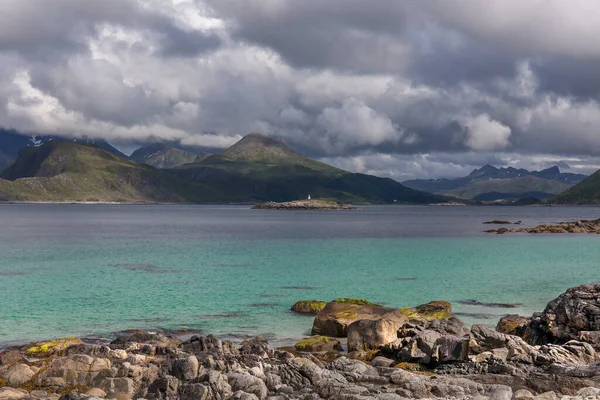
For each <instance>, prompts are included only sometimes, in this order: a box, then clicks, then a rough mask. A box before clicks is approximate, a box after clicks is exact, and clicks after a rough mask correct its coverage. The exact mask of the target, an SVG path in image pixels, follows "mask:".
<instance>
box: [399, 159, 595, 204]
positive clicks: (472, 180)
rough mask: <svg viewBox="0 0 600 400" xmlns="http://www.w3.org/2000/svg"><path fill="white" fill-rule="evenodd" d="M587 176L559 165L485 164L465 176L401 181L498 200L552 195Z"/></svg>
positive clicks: (445, 192) (435, 190)
mask: <svg viewBox="0 0 600 400" xmlns="http://www.w3.org/2000/svg"><path fill="white" fill-rule="evenodd" d="M585 178H586V176H585V175H579V174H571V173H562V172H560V169H559V168H558V167H556V166H555V167H551V168H548V169H545V170H542V171H528V170H526V169H516V168H513V167H508V168H496V167H494V166H492V165H485V166H483V167H482V168H479V169H476V170H474V171H473V172H471V173H470V174H469V175H468V176H465V177H460V178H456V179H429V180H425V179H417V180H410V181H406V182H403V183H402V184H403V185H405V186H408V187H410V188H413V189H416V190H423V191H426V192H430V193H437V194H443V195H448V196H455V197H460V198H465V199H473V200H479V201H495V200H501V199H515V198H525V197H538V196H539V197H538V198H549V197H552V196H553V195H555V194H557V193H560V192H562V191H564V190H566V189H568V188H570V187H571V186H573V185H575V184H577V183H579V182H581V181H582V180H583V179H585ZM533 195H535V196H533ZM485 199H489V200H485ZM492 199H493V200H492Z"/></svg>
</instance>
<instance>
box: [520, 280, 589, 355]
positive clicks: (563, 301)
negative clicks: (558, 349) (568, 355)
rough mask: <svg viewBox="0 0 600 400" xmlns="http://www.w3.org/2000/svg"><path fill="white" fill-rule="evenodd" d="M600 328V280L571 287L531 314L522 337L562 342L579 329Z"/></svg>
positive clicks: (574, 336)
mask: <svg viewBox="0 0 600 400" xmlns="http://www.w3.org/2000/svg"><path fill="white" fill-rule="evenodd" d="M589 331H600V282H595V283H590V284H587V285H581V286H576V287H573V288H570V289H568V290H567V291H566V292H565V293H563V294H561V295H560V296H558V298H556V299H554V300H552V301H550V302H549V303H548V305H547V306H546V308H545V309H544V311H543V312H542V313H536V314H534V315H533V317H532V318H531V322H530V324H529V325H528V326H527V328H526V330H525V332H524V334H523V338H524V339H525V340H526V341H527V342H528V343H530V344H535V345H542V344H548V343H554V344H563V343H566V342H568V341H570V340H578V339H579V337H580V332H589Z"/></svg>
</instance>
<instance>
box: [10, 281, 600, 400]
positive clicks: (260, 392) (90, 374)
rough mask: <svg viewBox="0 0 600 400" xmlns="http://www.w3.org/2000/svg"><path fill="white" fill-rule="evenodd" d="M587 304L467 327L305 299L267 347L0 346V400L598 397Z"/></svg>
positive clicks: (437, 316) (597, 291)
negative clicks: (302, 324) (291, 334)
mask: <svg viewBox="0 0 600 400" xmlns="http://www.w3.org/2000/svg"><path fill="white" fill-rule="evenodd" d="M590 297H597V298H600V282H595V283H591V284H586V285H580V286H577V287H573V288H570V289H568V290H567V291H566V292H564V293H563V294H561V295H560V296H558V297H557V298H556V299H554V300H552V301H551V302H550V303H548V306H547V307H546V309H545V310H544V311H543V312H540V313H534V314H533V316H531V317H520V316H516V315H509V316H506V317H503V318H502V319H501V320H500V321H499V323H498V325H497V327H496V329H492V328H490V327H488V326H485V325H474V326H473V327H471V328H470V329H467V328H466V327H465V326H464V325H463V324H462V323H461V321H460V320H458V319H457V318H456V316H455V315H454V314H453V313H452V311H451V305H450V303H447V302H444V301H439V300H438V301H432V302H429V303H426V304H422V305H420V306H416V307H414V308H403V309H394V308H387V307H383V306H381V305H378V304H373V303H370V302H367V301H365V300H361V299H353V298H342V299H336V300H334V301H332V302H329V303H326V304H320V303H322V302H315V301H304V302H298V303H297V304H296V305H295V306H297V307H295V310H296V312H299V313H307V314H311V315H313V316H314V321H313V328H312V335H313V336H311V337H310V338H306V339H304V340H302V341H300V342H298V343H296V345H295V346H287V347H275V348H274V347H272V346H271V345H269V343H268V341H267V340H266V339H264V338H260V337H257V338H253V339H248V340H244V341H242V342H241V343H239V344H235V343H232V342H230V341H226V340H222V339H219V338H217V337H215V336H213V335H210V334H209V335H204V334H203V333H201V332H187V333H186V335H187V336H186V337H177V336H174V335H172V334H170V332H164V331H158V330H157V331H141V330H130V331H125V332H120V334H119V335H117V337H116V338H115V339H113V340H110V341H103V342H101V343H92V344H90V343H86V341H85V340H82V339H79V338H76V337H69V338H62V339H52V340H49V341H45V342H35V343H30V344H26V345H23V346H17V347H10V348H7V349H3V350H1V349H0V398H1V399H10V400H84V399H89V400H97V399H101V398H111V399H117V400H131V399H142V398H143V399H149V400H150V399H156V400H158V399H168V400H176V399H183V400H188V399H189V400H192V399H207V400H208V399H215V400H217V399H225V398H227V399H229V398H234V399H240V400H241V399H245V400H268V399H274V398H278V399H283V400H292V399H304V400H317V399H321V398H323V399H332V400H335V399H356V400H369V399H373V400H403V399H413V398H415V399H420V398H429V399H434V398H435V399H438V398H439V399H442V398H454V399H464V400H467V399H475V398H477V399H479V400H484V399H485V400H510V399H512V398H519V399H525V398H528V399H539V400H542V399H559V398H565V399H567V398H568V399H570V400H584V399H598V398H600V330H595V331H594V327H595V325H594V324H595V321H596V319H597V318H598V317H599V316H600V306H598V307H595V308H594V307H587V308H585V307H582V305H584V304H587V301H588V299H589V298H590ZM316 303H319V304H316ZM315 307H316V308H315ZM563 312H564V313H565V315H567V316H568V317H567V318H566V319H565V318H560V319H559V318H557V315H563ZM315 314H316V315H315ZM548 321H554V322H555V323H554V324H548ZM343 338H347V346H342V345H341V342H342V341H343V340H344V339H343ZM536 395H539V396H542V397H534V396H536ZM567 396H569V397H567Z"/></svg>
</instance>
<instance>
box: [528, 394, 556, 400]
mask: <svg viewBox="0 0 600 400" xmlns="http://www.w3.org/2000/svg"><path fill="white" fill-rule="evenodd" d="M534 400H558V396H557V395H556V393H554V392H546V393H542V394H538V395H537V396H535V397H534Z"/></svg>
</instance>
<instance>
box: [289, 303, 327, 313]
mask: <svg viewBox="0 0 600 400" xmlns="http://www.w3.org/2000/svg"><path fill="white" fill-rule="evenodd" d="M325 305H327V302H325V301H319V300H300V301H297V302H296V303H295V304H294V305H293V306H292V308H291V310H292V311H293V312H297V313H299V314H315V315H316V314H318V313H319V311H321V310H322V309H324V308H325Z"/></svg>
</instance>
